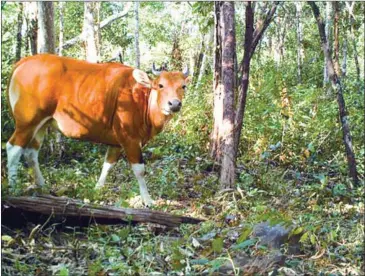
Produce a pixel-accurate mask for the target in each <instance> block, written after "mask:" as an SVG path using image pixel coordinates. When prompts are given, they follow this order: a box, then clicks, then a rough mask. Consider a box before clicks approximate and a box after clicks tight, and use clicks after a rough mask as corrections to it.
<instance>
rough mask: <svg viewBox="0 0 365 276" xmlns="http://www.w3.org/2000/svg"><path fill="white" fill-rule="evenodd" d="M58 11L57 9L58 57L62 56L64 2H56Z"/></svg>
mask: <svg viewBox="0 0 365 276" xmlns="http://www.w3.org/2000/svg"><path fill="white" fill-rule="evenodd" d="M58 9H59V20H60V21H59V27H60V33H59V36H58V55H59V56H62V51H63V35H64V34H63V32H64V25H65V22H64V18H63V14H64V12H65V2H58Z"/></svg>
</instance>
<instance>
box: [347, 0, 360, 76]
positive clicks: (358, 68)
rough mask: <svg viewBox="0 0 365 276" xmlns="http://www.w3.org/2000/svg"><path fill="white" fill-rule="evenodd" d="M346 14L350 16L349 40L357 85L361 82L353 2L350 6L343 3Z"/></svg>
mask: <svg viewBox="0 0 365 276" xmlns="http://www.w3.org/2000/svg"><path fill="white" fill-rule="evenodd" d="M345 3H346V6H347V9H348V12H349V16H350V25H351V28H350V38H351V41H352V48H353V52H354V60H355V66H356V79H357V83H360V82H361V76H360V64H359V57H358V53H357V47H356V35H355V17H354V13H353V10H354V6H355V2H352V3H351V4H350V3H349V2H345Z"/></svg>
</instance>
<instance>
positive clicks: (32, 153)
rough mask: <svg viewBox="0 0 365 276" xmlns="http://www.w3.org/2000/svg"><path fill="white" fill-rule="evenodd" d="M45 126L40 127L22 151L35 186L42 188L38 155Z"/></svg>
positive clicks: (42, 181)
mask: <svg viewBox="0 0 365 276" xmlns="http://www.w3.org/2000/svg"><path fill="white" fill-rule="evenodd" d="M46 128H47V125H44V126H43V127H41V128H40V129H39V130H38V132H37V133H36V135H35V136H34V138H33V139H32V141H31V142H30V143H29V144H28V145H27V146H26V148H25V150H24V157H25V160H26V161H27V163H28V165H29V166H30V167H31V168H32V169H33V176H34V182H35V185H37V186H39V187H42V186H43V185H44V178H43V175H42V173H41V170H40V168H39V162H38V153H39V150H40V148H41V146H42V142H43V138H44V135H45V133H46Z"/></svg>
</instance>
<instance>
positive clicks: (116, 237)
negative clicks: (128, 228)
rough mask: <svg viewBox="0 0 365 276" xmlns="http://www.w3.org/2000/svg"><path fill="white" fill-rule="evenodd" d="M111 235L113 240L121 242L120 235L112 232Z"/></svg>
mask: <svg viewBox="0 0 365 276" xmlns="http://www.w3.org/2000/svg"><path fill="white" fill-rule="evenodd" d="M111 237H112V241H113V242H120V237H119V236H118V235H116V234H112V235H111Z"/></svg>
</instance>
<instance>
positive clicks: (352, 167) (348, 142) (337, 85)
mask: <svg viewBox="0 0 365 276" xmlns="http://www.w3.org/2000/svg"><path fill="white" fill-rule="evenodd" d="M308 4H309V5H310V6H311V7H312V10H313V14H314V18H315V19H316V21H317V25H318V31H319V36H320V39H321V43H322V49H323V52H324V55H325V57H326V65H327V69H328V76H329V78H330V80H331V83H332V87H333V89H334V90H335V91H336V93H337V103H338V108H339V116H340V120H341V124H342V133H343V141H344V144H345V149H346V155H347V163H348V167H349V174H350V177H352V179H353V182H354V184H355V185H358V184H359V181H358V175H357V169H356V159H355V154H354V151H353V148H352V138H351V133H350V126H349V122H348V113H347V110H346V105H345V100H344V98H343V89H342V84H341V81H340V79H339V76H338V75H337V74H336V72H335V69H334V66H333V61H332V57H331V53H330V50H329V43H328V42H327V39H326V33H325V26H324V23H323V19H322V17H321V15H320V12H319V9H318V6H317V5H316V4H315V3H314V2H308Z"/></svg>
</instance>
